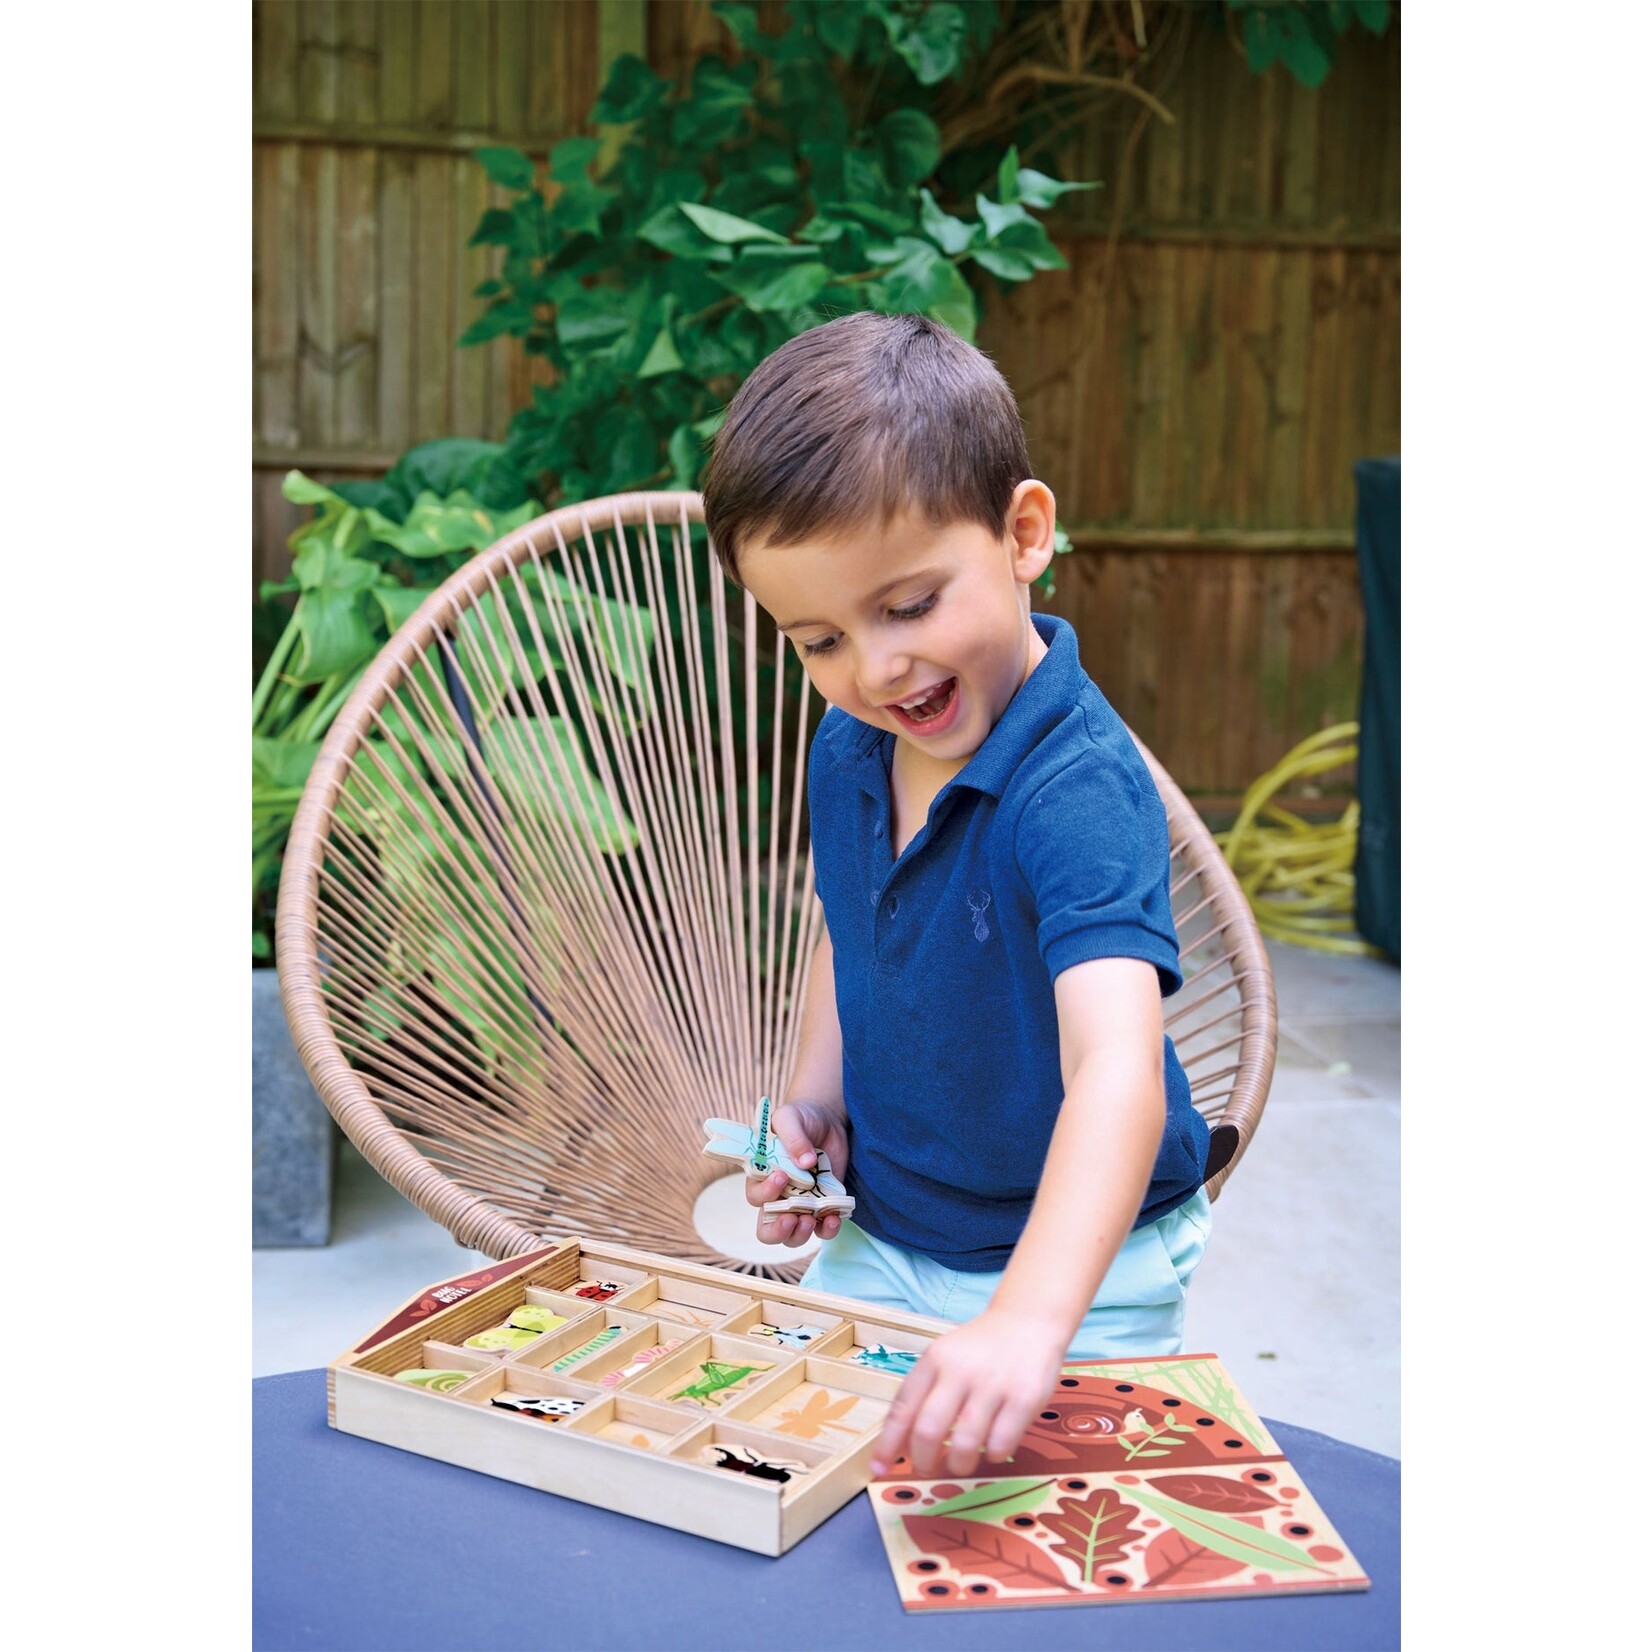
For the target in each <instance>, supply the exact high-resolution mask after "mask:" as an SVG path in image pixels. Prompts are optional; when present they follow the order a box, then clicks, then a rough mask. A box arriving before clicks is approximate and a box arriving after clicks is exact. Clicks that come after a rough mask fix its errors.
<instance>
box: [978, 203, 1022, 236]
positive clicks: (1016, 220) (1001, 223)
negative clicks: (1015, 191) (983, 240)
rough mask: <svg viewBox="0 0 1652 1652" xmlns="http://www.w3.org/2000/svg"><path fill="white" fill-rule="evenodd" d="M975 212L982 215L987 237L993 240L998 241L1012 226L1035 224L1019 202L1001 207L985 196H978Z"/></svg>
mask: <svg viewBox="0 0 1652 1652" xmlns="http://www.w3.org/2000/svg"><path fill="white" fill-rule="evenodd" d="M975 210H976V211H977V212H979V213H980V214H981V222H982V223H983V224H985V225H986V227H987V235H988V236H989V237H990V238H991V239H992V240H997V239H998V237H999V236H1000V235H1002V234H1003V233H1004V231H1005V230H1007V229H1008V228H1009V227H1010V225H1011V224H1030V223H1032V222H1033V219H1031V218H1030V217H1029V216H1028V214H1027V209H1026V208H1025V207H1024V206H1022V205H1021V204H1020V203H1019V202H1014V201H1012V202H1011V203H1010V204H1009V205H1008V206H1000V205H999V204H998V202H996V201H989V200H988V199H987V198H986V196H985V195H977V196H976V197H975Z"/></svg>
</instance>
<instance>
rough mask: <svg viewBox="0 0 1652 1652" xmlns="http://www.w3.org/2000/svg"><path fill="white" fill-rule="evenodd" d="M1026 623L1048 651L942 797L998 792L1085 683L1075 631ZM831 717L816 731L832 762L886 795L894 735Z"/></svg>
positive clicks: (1042, 618) (1038, 619)
mask: <svg viewBox="0 0 1652 1652" xmlns="http://www.w3.org/2000/svg"><path fill="white" fill-rule="evenodd" d="M1032 623H1033V629H1034V630H1035V631H1037V632H1038V635H1039V636H1040V637H1041V638H1042V639H1043V642H1044V646H1045V647H1046V649H1047V650H1048V652H1047V653H1046V654H1045V656H1044V658H1043V659H1041V660H1040V661H1039V662H1038V664H1037V665H1036V666H1035V667H1034V668H1033V674H1032V675H1031V676H1030V677H1029V678H1028V679H1027V680H1026V681H1025V682H1024V683H1023V684H1022V685H1021V686H1020V688H1018V689H1017V690H1016V692H1015V696H1014V698H1013V699H1012V700H1011V701H1010V703H1009V704H1008V705H1007V706H1006V707H1005V708H1004V715H1003V716H1002V717H1000V718H999V719H998V721H997V723H995V724H994V725H993V728H992V732H991V733H990V734H988V735H987V737H986V739H985V740H983V741H982V742H981V745H980V747H979V749H978V750H977V751H976V752H975V755H974V756H973V757H971V758H970V760H969V762H968V763H966V764H965V765H964V767H963V768H962V769H960V770H959V771H958V773H957V774H956V775H954V776H953V777H952V779H951V780H949V781H948V782H947V783H946V785H945V786H943V787H942V788H941V792H942V794H943V795H944V794H945V793H946V792H949V791H951V790H953V788H955V787H961V786H968V787H970V788H971V789H972V790H974V791H978V792H984V793H986V794H987V795H988V796H991V797H1001V796H1003V793H1004V788H1005V787H1006V786H1007V785H1008V784H1009V782H1010V777H1011V775H1013V774H1014V773H1015V771H1016V769H1017V767H1019V765H1020V763H1021V761H1022V759H1023V758H1025V757H1026V755H1027V753H1028V752H1030V751H1031V750H1032V749H1033V747H1034V746H1036V745H1037V744H1038V742H1039V741H1040V740H1042V739H1043V738H1044V736H1045V735H1046V734H1048V733H1049V731H1050V730H1051V729H1052V728H1054V727H1055V725H1056V724H1057V723H1059V722H1060V721H1061V720H1062V718H1064V717H1066V716H1067V715H1068V713H1069V712H1071V710H1072V709H1073V706H1074V705H1075V704H1076V703H1077V701H1078V696H1079V693H1080V690H1081V689H1082V687H1083V685H1084V683H1085V682H1086V681H1087V679H1086V678H1085V676H1084V673H1083V671H1082V669H1081V668H1080V666H1079V663H1078V636H1077V633H1076V632H1075V631H1074V630H1073V628H1072V626H1070V625H1069V624H1068V623H1067V622H1066V620H1064V619H1062V618H1060V617H1059V616H1058V615H1056V614H1034V615H1033V616H1032ZM834 721H835V723H836V726H835V727H833V726H830V725H827V726H823V727H822V729H821V731H820V737H821V738H822V739H824V740H825V741H826V743H827V749H828V750H829V751H830V752H831V754H832V760H833V762H834V763H836V764H837V765H838V766H839V767H840V768H856V769H858V770H859V778H860V783H861V786H862V787H863V788H864V789H865V790H866V791H868V792H870V793H871V794H872V796H874V797H879V798H881V797H885V796H887V795H888V790H889V784H888V774H889V754H890V751H891V749H892V748H893V746H894V744H895V736H894V735H893V734H891V733H890V732H889V731H888V730H886V729H879V728H874V727H873V726H872V725H871V724H870V723H863V722H861V721H860V719H859V718H857V717H850V716H848V715H847V714H846V715H845V716H843V717H842V718H841V719H835V720H834ZM937 801H939V799H938V798H937Z"/></svg>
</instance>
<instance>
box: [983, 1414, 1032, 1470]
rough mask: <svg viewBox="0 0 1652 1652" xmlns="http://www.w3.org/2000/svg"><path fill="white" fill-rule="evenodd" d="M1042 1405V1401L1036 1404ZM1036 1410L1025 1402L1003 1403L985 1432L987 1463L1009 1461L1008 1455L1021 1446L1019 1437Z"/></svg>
mask: <svg viewBox="0 0 1652 1652" xmlns="http://www.w3.org/2000/svg"><path fill="white" fill-rule="evenodd" d="M1042 1404H1043V1401H1039V1402H1038V1405H1042ZM1037 1409H1038V1406H1037V1405H1033V1406H1029V1405H1027V1404H1026V1403H1025V1402H1017V1401H1015V1400H1005V1401H1004V1403H1003V1405H1002V1406H1000V1407H999V1410H998V1415H997V1416H996V1417H994V1418H993V1420H992V1427H991V1428H990V1429H989V1430H988V1432H987V1443H986V1454H987V1461H988V1462H991V1463H1007V1462H1008V1461H1009V1460H1010V1454H1011V1453H1012V1452H1013V1451H1014V1450H1015V1448H1016V1447H1017V1446H1018V1445H1020V1444H1021V1436H1022V1435H1023V1434H1025V1433H1026V1432H1027V1424H1028V1423H1030V1422H1031V1421H1032V1419H1033V1412H1034V1411H1035V1410H1037Z"/></svg>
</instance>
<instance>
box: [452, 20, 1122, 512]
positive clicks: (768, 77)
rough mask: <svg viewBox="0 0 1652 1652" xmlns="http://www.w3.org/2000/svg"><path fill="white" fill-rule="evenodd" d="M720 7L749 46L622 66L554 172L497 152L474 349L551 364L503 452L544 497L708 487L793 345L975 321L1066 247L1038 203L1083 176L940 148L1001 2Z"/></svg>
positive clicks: (561, 148)
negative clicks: (754, 391) (958, 77)
mask: <svg viewBox="0 0 1652 1652" xmlns="http://www.w3.org/2000/svg"><path fill="white" fill-rule="evenodd" d="M713 10H714V11H715V12H716V13H717V15H718V16H719V17H720V18H721V19H722V21H723V23H724V24H725V25H726V26H727V28H728V30H729V32H730V35H731V37H732V45H733V52H732V58H731V59H728V58H725V57H723V56H719V55H715V54H709V53H708V54H706V55H704V56H702V57H701V58H700V59H699V60H698V62H696V63H695V64H694V66H693V68H692V71H691V73H690V74H689V76H688V77H687V84H686V85H685V86H682V87H678V86H676V85H674V84H673V83H672V82H670V81H668V80H666V79H664V78H662V77H661V76H659V75H657V74H655V73H654V72H653V71H652V70H651V69H650V68H649V67H648V66H647V65H646V64H645V63H643V62H642V61H641V60H640V59H639V58H637V57H634V56H629V55H628V56H623V57H621V58H620V59H618V61H617V62H616V63H615V64H614V66H613V68H612V70H611V72H610V74H609V76H608V79H607V82H606V84H605V85H604V87H603V89H602V92H601V95H600V96H599V98H598V99H597V102H596V105H595V106H594V108H593V109H592V111H591V116H590V121H591V124H592V125H593V126H595V127H598V128H608V129H611V130H615V129H617V130H619V131H621V132H622V133H623V136H622V138H621V139H620V141H619V142H618V143H617V144H615V143H612V142H610V143H608V144H606V145H605V143H604V140H603V139H602V138H599V137H592V136H580V137H571V138H566V139H564V140H563V141H562V142H560V143H558V144H557V145H555V147H554V148H552V150H551V151H550V155H549V157H548V161H547V163H546V165H545V166H544V167H543V168H541V167H540V166H537V165H536V164H535V163H534V162H533V161H532V160H531V159H530V158H529V157H528V156H527V155H525V154H524V153H522V152H521V151H520V150H516V149H506V148H486V149H480V150H478V151H477V152H476V153H477V159H478V161H479V162H480V163H481V164H482V166H483V167H484V168H485V169H486V170H487V173H488V176H489V177H490V178H491V179H492V180H493V181H494V182H495V183H497V184H499V185H501V186H502V187H504V188H505V189H507V190H509V191H510V192H511V194H512V197H513V198H512V199H511V201H510V204H509V205H508V206H502V207H496V208H493V209H491V210H489V211H488V212H487V213H486V214H484V216H483V218H482V220H481V222H480V223H479V224H478V226H477V229H476V233H475V235H474V236H473V237H472V238H471V240H472V244H473V245H484V246H487V245H496V246H499V247H501V248H503V249H504V257H503V261H502V266H501V270H500V273H499V275H498V276H497V277H495V278H493V279H490V280H488V281H484V282H483V283H482V284H481V285H480V286H479V287H478V288H477V289H476V295H477V296H478V297H479V298H481V299H483V300H485V303H486V307H485V309H484V310H483V312H482V314H481V316H480V317H479V318H478V319H477V320H476V322H475V323H474V324H473V325H472V326H471V327H470V328H469V329H468V330H467V331H466V333H465V334H464V336H463V337H462V338H461V340H460V343H461V344H465V345H473V344H481V343H483V342H485V341H487V340H488V339H492V338H496V337H498V336H500V335H502V334H508V335H510V336H512V337H515V338H520V339H521V340H522V344H523V348H524V349H525V350H526V351H527V352H528V353H529V354H530V355H536V356H541V357H543V358H544V359H545V360H546V361H548V362H549V363H550V365H551V367H552V368H553V369H554V374H555V383H554V384H552V385H550V386H540V387H537V388H536V389H535V391H534V394H533V398H532V401H531V403H530V404H529V405H528V406H526V407H524V408H522V409H521V410H520V411H519V412H518V414H517V415H516V418H515V420H514V421H513V423H512V425H511V428H510V433H509V436H508V439H507V443H506V447H507V452H508V454H509V457H510V460H511V462H512V464H513V465H515V466H516V468H517V469H519V470H520V471H521V472H522V473H523V474H524V475H526V476H529V477H531V478H533V480H534V484H535V486H536V487H537V488H538V489H539V490H540V491H541V492H542V493H543V494H544V495H545V497H546V498H547V499H548V500H551V501H553V502H557V503H569V502H572V501H575V500H579V499H585V498H591V497H595V496H598V495H602V494H607V493H618V492H623V491H626V490H629V489H633V488H651V487H661V486H670V487H677V488H692V487H695V486H697V485H698V481H699V477H700V472H701V469H702V466H703V463H704V459H705V456H706V443H707V440H708V438H709V437H710V436H711V435H712V433H713V432H714V431H715V430H716V428H717V426H718V424H719V422H720V420H721V417H722V411H723V409H724V407H725V406H726V405H727V403H728V400H729V398H730V396H731V395H732V394H733V392H734V390H735V389H736V388H737V387H738V386H739V384H740V383H741V381H742V380H743V379H744V378H745V377H746V375H747V374H748V373H749V372H750V371H751V370H752V368H754V367H755V366H756V365H757V363H758V362H759V361H760V360H761V359H762V358H763V357H764V356H766V355H768V354H769V353H770V352H771V351H772V350H774V349H775V348H776V347H777V346H778V345H780V344H782V343H783V342H785V340H786V339H788V338H791V337H793V336H794V335H796V334H797V333H800V332H803V331H805V330H806V329H807V328H809V327H813V326H815V325H817V324H818V323H819V322H822V321H825V320H828V319H830V318H831V317H833V316H837V315H843V314H846V313H848V312H850V311H855V310H867V309H873V310H881V311H884V312H886V313H900V312H917V313H922V314H925V315H929V316H932V317H934V318H935V319H936V320H938V321H941V322H944V323H945V324H946V325H947V326H949V327H951V328H953V329H954V330H955V331H957V332H959V333H960V334H962V335H963V336H964V337H966V338H973V337H974V335H975V329H976V320H977V316H978V312H979V302H978V290H979V289H980V288H981V287H982V285H983V284H984V283H986V282H989V281H998V282H1006V283H1017V282H1024V281H1028V280H1030V279H1031V278H1032V277H1033V276H1034V275H1036V274H1037V273H1038V272H1039V271H1040V270H1052V269H1061V268H1064V267H1065V260H1064V259H1063V258H1062V256H1061V254H1060V252H1058V251H1057V249H1056V247H1055V245H1054V243H1053V242H1052V241H1051V240H1050V237H1049V235H1048V233H1047V231H1046V230H1045V228H1044V225H1043V224H1042V223H1041V222H1040V220H1039V218H1038V216H1036V215H1037V214H1039V213H1042V212H1044V211H1046V210H1048V209H1049V208H1050V207H1051V206H1053V205H1054V204H1055V203H1056V201H1058V200H1059V199H1060V198H1061V196H1063V195H1064V194H1066V193H1067V192H1068V191H1069V190H1074V189H1089V188H1095V187H1097V186H1096V185H1095V184H1093V183H1064V182H1061V181H1059V180H1057V179H1055V178H1052V177H1049V176H1047V175H1046V174H1045V173H1042V172H1039V171H1036V170H1034V169H1031V168H1028V167H1023V166H1022V165H1021V164H1020V161H1019V159H1018V155H1017V151H1016V149H1015V148H1013V147H1011V148H1009V149H1008V150H1007V151H1005V152H1003V153H1001V154H999V155H997V156H994V157H991V158H990V160H989V159H987V158H985V157H982V156H980V155H978V154H975V155H970V156H967V157H952V159H953V160H954V161H956V162H959V163H961V164H959V165H954V166H952V167H951V168H950V169H949V168H948V167H947V165H946V164H945V163H946V161H947V160H948V157H946V156H944V155H943V152H942V142H941V132H940V128H939V127H938V126H937V124H936V122H935V121H934V120H933V119H932V118H931V117H930V115H929V113H928V112H927V108H928V106H929V104H930V103H931V102H932V101H933V97H934V88H935V87H936V86H937V85H938V84H939V83H940V82H941V81H943V80H944V79H946V77H948V76H949V75H952V74H954V73H956V72H957V71H958V70H959V69H960V67H961V66H962V65H963V64H964V63H965V62H966V61H967V59H968V58H969V56H970V54H971V53H973V52H978V51H979V50H980V49H981V48H982V47H983V46H984V45H985V44H986V43H987V42H988V41H990V39H991V38H992V36H993V33H994V31H995V30H996V29H997V28H998V27H999V26H1000V24H1001V15H1000V12H999V9H998V8H997V7H994V6H987V5H977V6H968V7H965V6H959V5H953V4H935V3H921V0H792V3H791V5H790V6H789V8H788V9H787V11H786V13H784V14H783V15H784V17H785V19H786V21H785V24H784V27H783V28H782V30H781V32H780V33H778V34H768V33H765V32H764V31H763V29H762V28H761V27H760V26H759V22H758V14H757V10H756V8H755V7H754V6H750V5H737V4H727V3H725V4H719V5H716V6H714V8H713Z"/></svg>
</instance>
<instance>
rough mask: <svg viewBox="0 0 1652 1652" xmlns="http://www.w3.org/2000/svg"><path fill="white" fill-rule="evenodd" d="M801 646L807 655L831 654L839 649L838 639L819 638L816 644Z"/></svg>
mask: <svg viewBox="0 0 1652 1652" xmlns="http://www.w3.org/2000/svg"><path fill="white" fill-rule="evenodd" d="M799 646H800V647H801V648H802V650H803V652H804V653H805V654H810V655H813V654H830V653H831V651H832V650H833V649H834V648H836V647H837V638H836V637H819V638H817V639H816V640H815V641H814V642H806V643H801V644H799Z"/></svg>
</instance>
